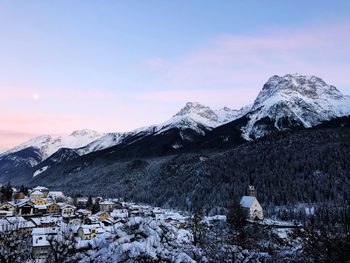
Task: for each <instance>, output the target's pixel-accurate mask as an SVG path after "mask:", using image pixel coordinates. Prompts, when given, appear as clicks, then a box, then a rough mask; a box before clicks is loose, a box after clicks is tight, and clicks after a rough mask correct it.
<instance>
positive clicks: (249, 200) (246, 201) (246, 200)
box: [240, 196, 256, 208]
mask: <svg viewBox="0 0 350 263" xmlns="http://www.w3.org/2000/svg"><path fill="white" fill-rule="evenodd" d="M254 200H256V197H255V196H242V199H241V202H240V205H241V206H242V207H245V208H250V207H251V206H252V204H253V202H254Z"/></svg>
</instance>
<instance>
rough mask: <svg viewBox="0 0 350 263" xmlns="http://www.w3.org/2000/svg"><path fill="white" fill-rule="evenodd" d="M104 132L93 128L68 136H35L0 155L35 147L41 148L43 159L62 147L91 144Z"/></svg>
mask: <svg viewBox="0 0 350 263" xmlns="http://www.w3.org/2000/svg"><path fill="white" fill-rule="evenodd" d="M103 135H104V134H103V133H99V132H96V131H92V130H80V131H74V132H73V133H72V134H70V135H68V136H50V135H43V136H39V137H35V138H33V139H31V140H29V141H27V142H25V143H22V144H20V145H18V146H17V147H15V148H12V149H10V150H8V151H6V152H4V153H2V154H1V155H0V158H1V157H3V156H6V155H8V154H10V153H15V152H18V151H21V150H23V149H26V148H30V147H32V148H35V149H38V150H39V153H40V155H41V160H45V159H46V158H47V157H49V156H50V155H52V154H53V153H55V152H57V151H58V150H59V149H61V148H71V149H76V148H80V147H83V146H85V145H87V144H89V143H90V142H92V141H95V140H96V139H98V138H100V137H102V136H103Z"/></svg>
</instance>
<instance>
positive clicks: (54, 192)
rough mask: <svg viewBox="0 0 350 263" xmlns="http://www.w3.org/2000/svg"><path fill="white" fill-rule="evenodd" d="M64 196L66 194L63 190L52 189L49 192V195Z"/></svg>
mask: <svg viewBox="0 0 350 263" xmlns="http://www.w3.org/2000/svg"><path fill="white" fill-rule="evenodd" d="M52 195H53V196H62V197H65V195H64V193H63V192H61V191H50V192H49V193H48V196H52Z"/></svg>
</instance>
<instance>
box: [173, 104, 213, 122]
mask: <svg viewBox="0 0 350 263" xmlns="http://www.w3.org/2000/svg"><path fill="white" fill-rule="evenodd" d="M192 114H195V115H199V116H200V117H202V118H205V119H208V120H211V121H217V120H218V116H217V114H216V113H215V112H214V111H213V110H212V109H211V108H209V107H208V106H204V105H202V104H200V103H198V102H187V103H186V105H185V107H183V108H182V109H181V110H180V111H179V112H178V113H176V114H175V115H174V117H178V116H186V115H192Z"/></svg>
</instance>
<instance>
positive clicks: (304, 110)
mask: <svg viewBox="0 0 350 263" xmlns="http://www.w3.org/2000/svg"><path fill="white" fill-rule="evenodd" d="M349 114H350V98H349V97H348V96H344V95H343V94H342V93H341V92H340V91H339V90H338V89H337V88H335V87H334V86H331V85H328V84H327V83H326V82H324V81H323V80H322V79H320V78H318V77H315V76H305V75H300V74H293V75H290V74H288V75H285V76H282V77H280V76H273V77H271V78H270V79H269V80H268V81H267V82H266V83H265V85H264V86H263V89H262V90H261V91H260V93H259V95H258V96H257V98H256V100H255V101H254V104H253V106H252V108H251V110H250V112H249V113H248V117H249V121H248V123H247V125H245V127H243V128H242V131H243V137H244V138H245V139H254V138H258V137H261V136H264V135H266V134H268V133H270V132H272V131H274V130H277V131H280V130H285V129H289V128H293V127H302V128H309V127H313V126H315V125H317V124H319V123H321V122H322V121H327V120H330V119H333V118H335V117H341V116H345V115H349Z"/></svg>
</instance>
